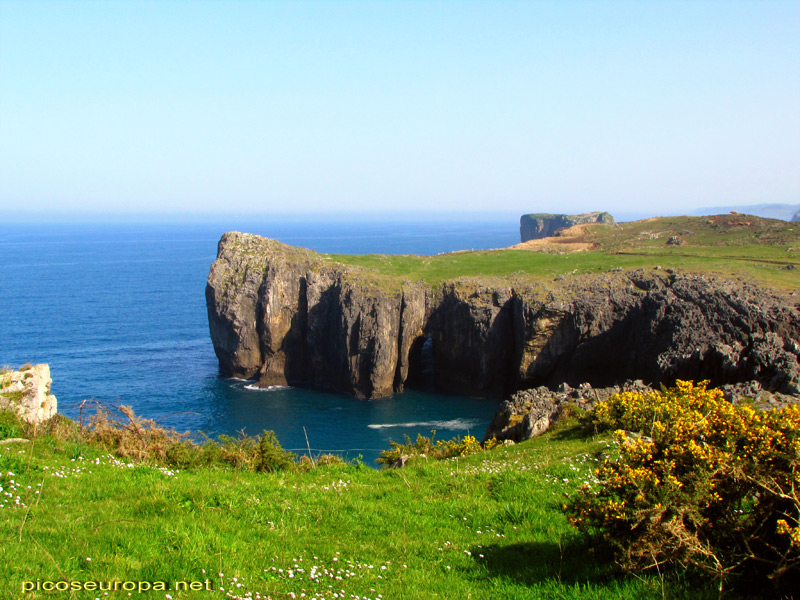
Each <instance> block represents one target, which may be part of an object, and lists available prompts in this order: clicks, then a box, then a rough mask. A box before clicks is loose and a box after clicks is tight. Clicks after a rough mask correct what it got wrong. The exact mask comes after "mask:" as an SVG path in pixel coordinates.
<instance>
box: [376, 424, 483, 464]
mask: <svg viewBox="0 0 800 600" xmlns="http://www.w3.org/2000/svg"><path fill="white" fill-rule="evenodd" d="M404 437H405V440H406V441H405V443H401V442H389V445H390V446H391V449H389V450H384V451H383V452H381V455H380V457H378V458H377V459H376V462H378V463H380V464H382V465H386V466H393V465H400V464H402V460H403V458H408V457H412V456H415V457H427V458H434V459H439V460H441V459H445V458H453V457H456V456H467V455H468V454H475V453H476V452H480V451H482V450H483V448H482V447H481V445H480V442H478V440H477V439H476V438H475V437H474V436H471V435H467V436H464V437H463V438H460V437H455V438H453V439H451V440H436V441H434V438H435V437H436V430H433V431H431V437H425V436H424V435H422V434H417V440H416V441H415V442H412V441H411V438H410V437H408V436H407V435H406V436H404ZM496 445H497V440H495V439H494V438H492V439H491V440H489V442H487V447H488V448H493V447H494V446H496Z"/></svg>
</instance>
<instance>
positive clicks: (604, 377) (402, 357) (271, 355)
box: [206, 233, 800, 427]
mask: <svg viewBox="0 0 800 600" xmlns="http://www.w3.org/2000/svg"><path fill="white" fill-rule="evenodd" d="M206 298H207V304H208V315H209V327H210V330H211V338H212V341H213V343H214V349H215V351H216V353H217V357H218V358H219V362H220V372H221V374H222V375H224V376H234V377H243V378H258V379H259V381H260V382H261V384H263V385H274V384H287V383H288V384H292V385H304V386H309V387H317V388H323V389H330V390H336V391H340V392H345V393H349V394H353V395H355V396H358V397H364V398H378V397H383V396H387V395H390V394H392V393H393V392H396V391H400V390H402V389H403V386H404V385H406V383H407V382H409V381H414V380H415V378H417V377H419V375H420V373H421V372H422V370H423V365H422V364H421V359H420V356H421V354H422V352H421V348H422V347H423V343H424V342H426V340H430V341H431V342H432V355H433V363H434V365H433V366H434V368H433V372H434V378H435V383H436V386H437V387H438V388H439V389H440V390H443V391H448V392H462V393H469V394H473V395H483V396H489V397H495V398H503V397H508V396H509V395H510V394H512V393H514V392H515V391H517V390H520V389H526V388H531V387H537V386H546V387H548V388H555V387H557V386H558V385H560V384H561V383H562V382H566V383H567V384H569V385H571V386H576V385H578V384H580V383H583V382H589V383H591V384H592V385H593V386H596V387H601V388H602V387H609V386H613V385H618V384H620V382H624V381H626V380H628V379H642V380H644V381H645V382H647V383H651V384H657V383H666V384H668V385H671V384H672V383H674V381H675V379H678V378H680V379H709V380H711V383H712V385H722V384H733V383H739V382H745V381H758V382H759V383H760V384H761V386H762V388H763V389H764V390H767V391H770V392H779V393H783V394H796V393H797V391H798V383H799V382H800V363H799V362H798V360H799V359H798V357H800V343H798V340H800V312H798V308H797V306H795V305H794V304H792V303H790V302H789V301H788V300H787V299H786V298H784V297H781V296H779V295H777V294H775V293H772V292H769V291H767V290H765V289H762V288H758V287H756V286H753V285H750V284H747V283H742V282H739V281H735V280H730V279H714V278H710V277H705V276H698V275H681V274H679V273H676V272H675V271H674V270H672V269H664V270H661V269H659V270H653V271H644V270H637V271H629V272H625V271H622V270H619V269H616V270H613V271H610V272H607V273H600V274H595V275H583V276H579V275H576V276H570V277H564V278H562V279H560V280H559V281H553V282H550V283H548V284H543V283H538V284H532V283H530V282H529V281H528V280H525V279H515V278H509V279H502V278H480V279H476V278H461V279H457V280H451V281H446V282H444V283H443V284H441V285H437V286H433V287H430V286H425V285H423V284H421V283H415V282H409V281H399V280H395V279H392V278H389V277H386V276H384V275H381V274H379V273H376V272H372V271H368V270H365V269H360V268H356V267H344V266H342V265H339V264H336V263H333V262H331V261H329V260H327V259H326V258H325V257H323V256H321V255H318V254H316V253H314V252H311V251H309V250H304V249H302V248H293V247H290V246H286V245H284V244H280V243H278V242H276V241H274V240H267V239H264V238H259V237H257V236H252V235H248V234H241V233H228V234H225V236H223V238H222V240H221V241H220V245H219V253H218V258H217V260H216V261H215V262H214V264H213V265H212V267H211V271H210V273H209V278H208V286H207V288H206ZM531 426H532V427H533V424H532V425H531Z"/></svg>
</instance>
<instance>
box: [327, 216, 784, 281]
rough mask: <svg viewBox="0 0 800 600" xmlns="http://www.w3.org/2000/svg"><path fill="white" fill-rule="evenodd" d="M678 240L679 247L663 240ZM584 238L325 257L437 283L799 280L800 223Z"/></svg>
mask: <svg viewBox="0 0 800 600" xmlns="http://www.w3.org/2000/svg"><path fill="white" fill-rule="evenodd" d="M670 238H677V239H678V240H679V241H680V242H682V243H680V244H670V243H668V242H669V240H670ZM581 241H583V242H585V243H588V244H593V245H594V249H592V250H588V251H580V252H566V251H564V252H561V253H557V252H553V251H552V249H550V250H549V251H546V252H545V251H539V252H537V251H531V250H516V249H503V250H488V251H478V252H452V253H448V254H442V255H439V256H416V255H384V254H367V255H341V254H335V255H326V256H327V257H328V258H329V259H330V260H332V261H335V262H339V263H342V264H345V265H354V266H359V267H363V268H365V269H368V270H369V271H372V272H374V273H375V274H376V275H379V276H381V277H390V278H395V279H398V280H406V281H412V282H414V281H422V282H424V283H426V284H428V285H435V284H438V283H441V282H442V281H444V280H447V279H454V278H458V277H515V276H516V277H522V278H525V279H528V280H532V281H548V280H552V279H553V278H554V277H557V276H559V275H570V274H588V273H597V272H602V271H606V270H609V269H614V268H623V269H638V268H644V269H647V270H649V269H654V268H656V267H660V268H662V269H667V268H672V269H676V270H680V271H685V272H693V273H705V274H709V275H719V276H723V277H741V278H744V279H748V280H752V281H754V282H756V283H759V284H761V285H766V286H768V287H772V288H776V289H780V290H793V289H795V288H797V287H798V284H799V283H800V271H798V268H800V223H788V222H785V221H777V220H774V219H762V218H759V217H754V216H750V215H735V214H731V215H720V216H715V217H663V218H658V219H648V220H645V221H635V222H632V223H622V224H619V225H617V226H606V225H591V226H588V227H587V228H586V231H585V234H584V235H583V236H582V238H581Z"/></svg>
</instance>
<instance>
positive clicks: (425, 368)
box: [406, 336, 436, 392]
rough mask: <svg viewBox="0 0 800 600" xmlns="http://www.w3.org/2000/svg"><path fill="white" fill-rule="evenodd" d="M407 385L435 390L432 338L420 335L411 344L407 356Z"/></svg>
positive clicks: (427, 390)
mask: <svg viewBox="0 0 800 600" xmlns="http://www.w3.org/2000/svg"><path fill="white" fill-rule="evenodd" d="M408 359H409V360H408V379H407V381H406V384H407V385H408V387H411V388H414V389H418V390H423V391H426V392H433V391H435V390H436V365H435V360H434V353H433V338H430V337H425V336H420V337H418V338H417V339H416V340H414V343H413V344H412V345H411V351H410V352H409V357H408Z"/></svg>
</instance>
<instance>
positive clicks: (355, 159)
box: [0, 0, 800, 219]
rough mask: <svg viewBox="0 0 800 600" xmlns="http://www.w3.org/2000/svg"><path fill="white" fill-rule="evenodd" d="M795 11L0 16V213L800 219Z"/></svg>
mask: <svg viewBox="0 0 800 600" xmlns="http://www.w3.org/2000/svg"><path fill="white" fill-rule="evenodd" d="M799 167H800V2H797V1H796V0H792V1H787V2H781V1H778V0H771V1H759V2H756V1H753V2H736V1H731V0H725V1H723V2H713V1H692V2H674V1H671V2H646V1H641V0H640V1H632V2H600V1H591V2H589V1H587V2H581V1H574V2H573V1H571V2H561V1H558V2H545V1H535V0H529V1H524V2H513V1H505V2H503V1H494V2H474V1H473V2H471V1H462V2H450V1H447V2H437V1H425V2H422V1H418V2H415V1H402V2H401V1H396V2H391V1H383V2H379V1H377V0H376V1H369V2H344V1H341V2H335V1H322V0H319V1H315V2H303V1H291V2H288V1H287V2H280V1H271V2H270V1H266V0H265V1H262V2H255V1H249V2H248V1H243V0H238V1H237V0H233V1H228V2H222V1H219V2H200V1H191V0H186V1H178V0H164V1H161V2H142V1H136V0H128V1H124V2H123V1H121V0H117V1H115V0H106V1H100V2H86V1H79V0H73V1H69V2H58V1H54V0H53V1H35V0H33V1H32V0H25V1H12V0H0V211H2V212H3V213H4V214H12V215H13V214H22V215H25V216H27V217H30V218H31V219H38V218H45V217H46V216H48V215H50V216H52V215H58V214H62V215H64V214H68V215H73V216H74V215H97V214H111V215H123V216H124V215H134V214H143V213H146V214H155V215H170V214H172V215H188V214H202V215H208V216H210V217H211V218H213V217H214V216H215V215H219V214H230V213H237V214H299V215H304V214H319V213H328V212H342V213H354V214H355V213H357V214H366V215H385V214H389V215H391V214H394V213H399V212H406V213H408V212H410V213H419V214H433V213H440V214H455V213H458V214H471V213H475V214H483V213H497V214H500V213H503V214H516V215H519V214H522V213H530V212H584V211H590V210H608V211H611V212H612V213H614V212H626V213H631V212H642V213H653V214H679V213H685V212H689V211H690V210H692V209H695V208H697V207H704V206H715V205H744V204H756V203H764V202H767V203H789V204H796V203H800V168H799Z"/></svg>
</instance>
